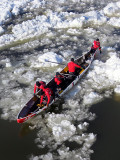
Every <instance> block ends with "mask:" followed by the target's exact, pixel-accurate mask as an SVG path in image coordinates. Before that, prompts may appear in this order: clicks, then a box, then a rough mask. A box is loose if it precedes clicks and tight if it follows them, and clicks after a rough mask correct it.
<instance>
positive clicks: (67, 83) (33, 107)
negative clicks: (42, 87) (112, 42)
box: [17, 52, 95, 123]
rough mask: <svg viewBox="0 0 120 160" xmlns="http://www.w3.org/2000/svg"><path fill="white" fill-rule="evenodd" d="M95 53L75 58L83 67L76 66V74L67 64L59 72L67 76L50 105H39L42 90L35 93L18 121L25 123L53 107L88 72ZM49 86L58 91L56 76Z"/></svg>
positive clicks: (18, 117)
mask: <svg viewBox="0 0 120 160" xmlns="http://www.w3.org/2000/svg"><path fill="white" fill-rule="evenodd" d="M94 57H95V53H92V54H91V53H89V52H88V53H86V54H84V55H82V56H80V57H78V58H77V59H75V63H76V64H78V65H80V66H81V67H82V69H81V68H76V74H75V75H74V76H71V75H70V73H69V71H68V66H67V65H66V66H65V67H64V68H63V69H62V70H61V71H60V72H59V73H60V74H61V75H63V76H64V77H65V78H64V79H63V82H62V83H61V90H59V91H58V93H57V96H56V95H55V94H54V98H53V99H52V100H51V102H50V104H49V107H47V106H46V103H45V104H43V106H42V107H39V105H38V104H39V103H40V91H39V92H38V93H37V94H36V95H34V96H33V97H32V98H31V99H30V100H29V101H28V102H27V103H26V104H25V106H24V107H23V108H22V109H21V111H20V112H19V114H18V116H17V122H18V123H24V122H26V121H28V120H30V119H31V118H32V117H34V116H35V115H38V114H43V112H45V110H47V109H48V108H50V107H51V105H52V104H53V103H55V101H57V100H58V99H59V98H60V97H61V96H63V95H64V94H65V93H66V92H67V91H69V90H70V89H71V88H72V87H73V86H74V85H75V84H76V83H77V82H78V80H79V79H81V77H82V76H83V75H84V74H85V73H86V71H87V70H88V69H89V67H90V66H91V63H92V61H93V60H94ZM47 87H48V88H51V89H52V90H53V91H54V92H55V91H56V84H55V82H54V77H53V78H52V79H51V80H50V81H49V83H48V84H47Z"/></svg>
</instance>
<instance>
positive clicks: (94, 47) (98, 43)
mask: <svg viewBox="0 0 120 160" xmlns="http://www.w3.org/2000/svg"><path fill="white" fill-rule="evenodd" d="M92 48H93V49H95V50H96V49H97V48H99V50H100V49H101V47H100V42H99V41H94V42H93V46H92Z"/></svg>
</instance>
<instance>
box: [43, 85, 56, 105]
mask: <svg viewBox="0 0 120 160" xmlns="http://www.w3.org/2000/svg"><path fill="white" fill-rule="evenodd" d="M42 90H43V92H44V93H43V94H42V95H41V99H40V107H41V106H42V103H43V98H44V97H47V107H48V106H49V103H50V102H51V101H52V100H53V91H52V90H51V89H50V88H47V87H46V86H45V87H42Z"/></svg>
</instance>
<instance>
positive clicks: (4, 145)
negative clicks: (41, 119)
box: [0, 119, 40, 160]
mask: <svg viewBox="0 0 120 160" xmlns="http://www.w3.org/2000/svg"><path fill="white" fill-rule="evenodd" d="M0 126H1V128H0V137H1V139H0V159H1V160H8V159H11V160H21V159H22V160H26V159H28V157H29V156H30V155H31V154H32V153H33V154H38V153H39V152H40V150H38V148H37V146H36V145H35V143H34V139H35V137H36V132H35V130H33V131H31V132H30V130H29V129H28V126H24V129H23V128H21V125H18V124H17V123H16V121H15V122H13V121H12V122H9V121H5V120H1V119H0ZM20 128H21V129H22V130H21V129H20ZM21 131H22V132H21ZM28 132H29V134H28ZM25 134H27V136H25ZM21 135H22V136H21ZM23 135H24V136H23Z"/></svg>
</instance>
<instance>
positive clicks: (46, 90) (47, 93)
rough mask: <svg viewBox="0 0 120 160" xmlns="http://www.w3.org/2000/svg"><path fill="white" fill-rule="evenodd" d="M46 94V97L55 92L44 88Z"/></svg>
mask: <svg viewBox="0 0 120 160" xmlns="http://www.w3.org/2000/svg"><path fill="white" fill-rule="evenodd" d="M43 91H44V92H45V94H46V95H52V94H53V91H52V90H51V89H50V88H44V90H43Z"/></svg>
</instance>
